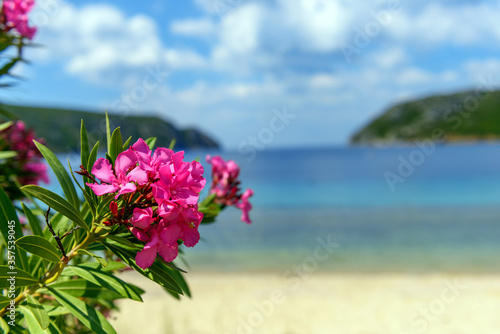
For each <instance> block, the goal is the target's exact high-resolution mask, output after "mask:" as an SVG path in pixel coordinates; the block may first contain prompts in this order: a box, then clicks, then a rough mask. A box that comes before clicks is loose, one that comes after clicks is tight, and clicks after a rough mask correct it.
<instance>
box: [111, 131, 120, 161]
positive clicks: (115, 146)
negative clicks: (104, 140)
mask: <svg viewBox="0 0 500 334" xmlns="http://www.w3.org/2000/svg"><path fill="white" fill-rule="evenodd" d="M122 150H123V140H122V133H121V131H120V128H119V127H118V128H116V129H115V131H113V135H111V145H110V147H109V151H108V153H109V155H110V156H111V158H112V159H113V161H115V160H116V157H117V156H118V154H120V153H122Z"/></svg>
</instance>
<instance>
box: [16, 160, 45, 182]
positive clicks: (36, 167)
mask: <svg viewBox="0 0 500 334" xmlns="http://www.w3.org/2000/svg"><path fill="white" fill-rule="evenodd" d="M23 170H24V172H26V173H28V174H32V175H31V176H25V177H24V178H22V179H21V184H38V181H39V180H42V181H43V182H44V183H49V182H50V181H49V176H48V175H47V166H46V165H45V164H44V163H43V162H31V163H27V164H26V165H24V168H23Z"/></svg>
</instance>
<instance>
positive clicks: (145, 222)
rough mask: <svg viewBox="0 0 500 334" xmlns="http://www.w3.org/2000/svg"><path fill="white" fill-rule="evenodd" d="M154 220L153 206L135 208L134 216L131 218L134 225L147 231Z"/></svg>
mask: <svg viewBox="0 0 500 334" xmlns="http://www.w3.org/2000/svg"><path fill="white" fill-rule="evenodd" d="M154 221H155V218H154V217H153V209H152V208H146V209H139V208H135V209H134V212H133V213H132V218H131V219H130V223H131V224H132V225H133V226H134V227H138V228H140V229H141V230H143V231H147V230H148V229H149V227H150V226H151V224H152V223H153V222H154Z"/></svg>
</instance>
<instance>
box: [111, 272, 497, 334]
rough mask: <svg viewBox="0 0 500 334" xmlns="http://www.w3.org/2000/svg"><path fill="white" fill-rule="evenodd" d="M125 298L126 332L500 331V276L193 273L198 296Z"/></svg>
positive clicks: (122, 320)
mask: <svg viewBox="0 0 500 334" xmlns="http://www.w3.org/2000/svg"><path fill="white" fill-rule="evenodd" d="M123 278H124V279H125V280H127V281H130V282H134V283H136V284H137V285H139V286H141V287H142V288H144V289H145V290H146V291H147V292H146V294H145V295H144V303H137V302H134V301H128V300H127V301H123V302H121V303H120V304H119V305H120V307H121V312H120V313H116V314H114V315H113V319H111V323H112V324H113V325H114V326H115V328H116V330H117V332H118V333H119V334H128V333H130V334H136V333H143V332H144V333H151V334H163V333H175V334H209V333H217V334H233V333H234V334H250V333H252V334H254V333H255V334H257V333H273V334H292V333H297V334H299V333H300V334H304V333H314V334H318V333H328V334H331V333H341V334H351V333H352V334H378V333H380V334H391V333H397V334H410V333H412V334H413V333H429V334H432V333H439V334H448V333H449V334H465V333H467V334H478V333H481V334H493V333H500V316H499V312H500V275H463V274H461V275H453V274H432V275H406V274H333V273H313V274H311V275H306V274H303V275H302V276H298V275H295V274H292V273H290V272H288V273H280V274H255V273H248V274H245V273H190V274H188V282H189V284H190V287H191V289H192V293H193V298H192V299H188V298H184V299H183V300H182V301H176V300H174V299H173V298H171V297H170V296H169V295H167V294H166V293H164V292H163V290H162V289H161V288H159V287H158V286H156V285H154V284H153V283H151V282H149V281H147V280H145V279H143V278H142V277H139V276H137V273H127V274H125V275H124V276H123Z"/></svg>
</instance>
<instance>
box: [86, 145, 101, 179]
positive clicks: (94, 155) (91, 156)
mask: <svg viewBox="0 0 500 334" xmlns="http://www.w3.org/2000/svg"><path fill="white" fill-rule="evenodd" d="M98 151H99V142H97V143H95V145H94V147H93V148H92V151H90V154H89V161H88V163H87V165H86V166H84V167H85V168H86V169H87V170H88V171H89V172H92V167H94V164H95V161H96V160H97V152H98ZM89 181H90V180H89Z"/></svg>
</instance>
